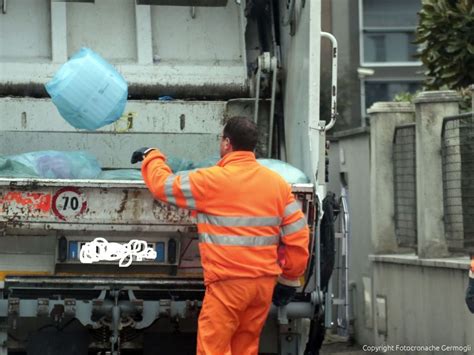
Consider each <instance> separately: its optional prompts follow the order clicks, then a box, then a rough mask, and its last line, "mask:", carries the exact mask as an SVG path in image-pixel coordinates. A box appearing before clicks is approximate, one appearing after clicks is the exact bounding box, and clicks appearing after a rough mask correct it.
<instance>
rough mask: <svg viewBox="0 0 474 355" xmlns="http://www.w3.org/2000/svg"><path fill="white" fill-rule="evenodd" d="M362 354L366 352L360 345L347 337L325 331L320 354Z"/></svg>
mask: <svg viewBox="0 0 474 355" xmlns="http://www.w3.org/2000/svg"><path fill="white" fill-rule="evenodd" d="M326 354H328V355H362V354H366V352H364V351H363V350H362V347H361V346H360V345H358V344H353V343H351V342H349V341H348V339H347V338H345V337H341V336H339V335H336V334H330V333H326V336H325V338H324V343H323V346H322V348H321V351H320V355H326Z"/></svg>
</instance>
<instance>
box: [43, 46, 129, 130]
mask: <svg viewBox="0 0 474 355" xmlns="http://www.w3.org/2000/svg"><path fill="white" fill-rule="evenodd" d="M45 87H46V91H48V94H49V95H50V96H51V99H52V101H53V103H54V104H55V105H56V107H57V109H58V111H59V113H60V114H61V116H62V117H63V118H64V119H65V120H66V121H67V122H69V123H70V124H71V125H72V126H74V127H76V128H83V129H87V130H95V129H97V128H100V127H103V126H105V125H108V124H110V123H112V122H115V121H116V120H118V119H119V118H120V117H121V116H122V114H123V111H124V110H125V105H126V103H127V96H128V87H127V83H126V82H125V80H124V78H123V77H122V76H121V75H120V74H119V73H118V72H117V70H116V69H115V68H114V67H113V66H112V65H110V64H109V63H107V62H106V61H105V60H104V59H103V58H102V57H101V56H100V55H98V54H97V53H95V52H94V51H92V50H91V49H89V48H82V49H81V50H80V51H79V52H77V53H76V54H74V55H73V56H72V57H71V59H69V61H68V62H66V63H65V64H64V65H63V66H61V68H59V70H58V71H57V73H56V74H55V75H54V77H53V79H52V80H51V81H50V82H48V83H47V84H46V85H45Z"/></svg>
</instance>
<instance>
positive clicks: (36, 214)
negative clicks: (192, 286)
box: [0, 179, 194, 230]
mask: <svg viewBox="0 0 474 355" xmlns="http://www.w3.org/2000/svg"><path fill="white" fill-rule="evenodd" d="M0 224H2V225H3V227H4V228H6V227H9V228H21V227H35V226H38V224H39V225H40V227H41V225H42V227H43V228H45V229H86V228H87V227H88V225H91V227H92V228H93V229H101V228H100V226H101V225H102V226H105V227H106V228H105V229H106V230H110V225H115V226H116V227H119V226H122V227H128V226H130V227H132V226H140V225H145V226H148V229H150V228H149V227H150V226H157V225H160V226H163V227H165V228H161V230H166V225H181V226H183V225H184V226H191V225H193V224H194V220H193V219H192V217H191V212H190V211H188V210H184V209H179V208H177V207H174V206H171V205H168V204H166V203H163V202H160V201H157V200H155V199H154V198H153V197H152V195H151V194H150V193H149V191H148V190H147V189H146V187H145V185H144V184H143V183H141V184H140V183H135V182H134V183H129V182H92V181H79V182H78V181H72V180H62V181H59V180H56V181H55V180H37V181H34V180H25V179H0ZM112 229H114V228H113V227H112ZM115 229H117V228H115ZM118 229H120V228H118ZM173 230H176V228H174V229H173Z"/></svg>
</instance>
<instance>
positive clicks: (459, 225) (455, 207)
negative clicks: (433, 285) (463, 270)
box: [441, 112, 474, 253]
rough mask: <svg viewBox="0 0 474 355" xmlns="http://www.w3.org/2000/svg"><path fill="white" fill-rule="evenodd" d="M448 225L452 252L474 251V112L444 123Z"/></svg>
mask: <svg viewBox="0 0 474 355" xmlns="http://www.w3.org/2000/svg"><path fill="white" fill-rule="evenodd" d="M441 139H442V165H443V200H444V225H445V232H446V240H447V243H448V248H449V249H450V250H451V251H463V252H466V251H468V252H471V253H472V252H474V113H472V112H471V113H466V114H462V115H457V116H451V117H446V118H445V119H444V121H443V129H442V133H441Z"/></svg>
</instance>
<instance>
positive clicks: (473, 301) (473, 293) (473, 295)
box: [466, 277, 474, 313]
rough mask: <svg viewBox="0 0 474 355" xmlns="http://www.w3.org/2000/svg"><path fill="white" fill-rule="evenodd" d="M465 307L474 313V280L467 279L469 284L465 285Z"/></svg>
mask: <svg viewBox="0 0 474 355" xmlns="http://www.w3.org/2000/svg"><path fill="white" fill-rule="evenodd" d="M466 305H467V308H469V310H470V311H471V313H474V278H473V277H470V278H469V284H468V285H467V290H466Z"/></svg>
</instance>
